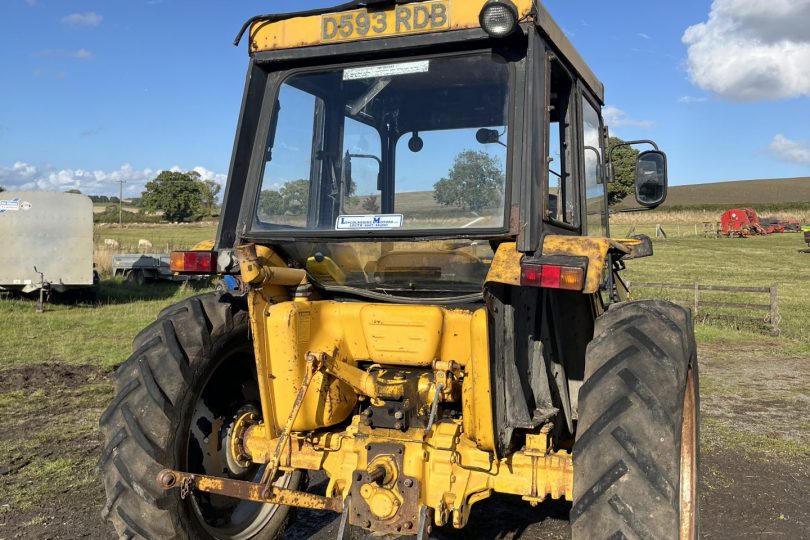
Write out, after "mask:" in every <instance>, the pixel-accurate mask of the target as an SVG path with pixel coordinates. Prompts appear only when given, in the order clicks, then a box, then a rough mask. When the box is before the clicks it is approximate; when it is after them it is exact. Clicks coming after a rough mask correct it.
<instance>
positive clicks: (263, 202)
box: [259, 189, 284, 216]
mask: <svg viewBox="0 0 810 540" xmlns="http://www.w3.org/2000/svg"><path fill="white" fill-rule="evenodd" d="M259 213H260V214H261V215H262V216H278V215H281V214H283V213H284V198H283V197H282V196H281V193H279V192H278V191H272V190H269V189H267V190H264V191H262V192H261V194H260V195H259Z"/></svg>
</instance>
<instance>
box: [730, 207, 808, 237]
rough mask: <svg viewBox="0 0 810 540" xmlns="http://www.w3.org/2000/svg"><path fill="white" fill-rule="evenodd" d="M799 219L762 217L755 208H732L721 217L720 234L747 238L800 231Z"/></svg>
mask: <svg viewBox="0 0 810 540" xmlns="http://www.w3.org/2000/svg"><path fill="white" fill-rule="evenodd" d="M800 229H801V223H799V222H798V221H782V220H778V219H775V218H760V217H759V215H757V211H756V210H754V209H753V208H732V209H731V210H727V211H726V212H725V213H724V214H723V215H722V216H721V217H720V236H727V237H729V238H734V237H738V238H746V237H749V236H765V235H768V234H774V233H784V232H799V231H800Z"/></svg>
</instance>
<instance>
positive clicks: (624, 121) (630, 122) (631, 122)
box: [602, 105, 655, 128]
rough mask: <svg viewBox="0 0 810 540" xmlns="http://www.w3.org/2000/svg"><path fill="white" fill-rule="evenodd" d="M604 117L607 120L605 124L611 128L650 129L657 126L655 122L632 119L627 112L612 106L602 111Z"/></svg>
mask: <svg viewBox="0 0 810 540" xmlns="http://www.w3.org/2000/svg"><path fill="white" fill-rule="evenodd" d="M602 116H603V117H604V119H605V123H606V124H607V125H609V126H611V127H621V126H632V127H639V128H649V127H653V126H654V125H655V122H653V121H652V120H636V119H635V118H630V117H629V116H628V115H627V113H626V112H624V111H623V110H621V109H619V108H618V107H613V106H612V105H608V106H607V107H605V108H604V109H602Z"/></svg>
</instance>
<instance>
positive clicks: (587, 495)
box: [571, 301, 699, 540]
mask: <svg viewBox="0 0 810 540" xmlns="http://www.w3.org/2000/svg"><path fill="white" fill-rule="evenodd" d="M698 412H699V402H698V371H697V356H696V348H695V341H694V331H693V325H692V318H691V315H690V313H689V311H687V310H686V309H684V308H682V307H680V306H677V305H674V304H671V303H668V302H660V301H640V302H626V303H622V304H616V305H614V306H612V307H611V309H610V310H609V311H608V312H607V313H605V314H604V315H602V316H601V317H600V318H599V319H597V321H596V331H595V337H594V340H593V341H592V342H591V344H590V345H589V346H588V352H587V356H586V364H585V383H584V384H583V386H582V388H581V389H580V392H579V422H578V424H577V430H576V431H577V434H576V442H575V444H574V455H573V458H574V505H573V507H572V509H571V522H572V533H573V538H574V539H575V540H579V539H583V540H584V539H592V538H610V539H620V538H641V539H648V538H657V539H665V538H671V539H680V540H694V539H696V538H697V536H698V500H697V473H698V461H697V460H698Z"/></svg>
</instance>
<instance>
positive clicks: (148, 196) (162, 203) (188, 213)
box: [141, 171, 206, 221]
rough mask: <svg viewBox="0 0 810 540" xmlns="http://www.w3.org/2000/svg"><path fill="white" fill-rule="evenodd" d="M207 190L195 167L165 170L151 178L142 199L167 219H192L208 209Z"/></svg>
mask: <svg viewBox="0 0 810 540" xmlns="http://www.w3.org/2000/svg"><path fill="white" fill-rule="evenodd" d="M205 190H206V187H205V184H204V183H203V182H202V180H200V174H199V173H197V172H195V171H190V172H175V171H162V172H161V173H160V174H159V175H158V176H157V178H155V179H154V180H152V181H150V182H147V184H146V189H145V190H144V192H143V193H142V194H141V202H142V203H143V207H144V209H145V210H147V211H149V212H163V216H164V217H165V219H166V220H167V221H192V220H194V219H196V218H198V217H199V216H201V215H202V214H203V212H204V211H205V203H206V198H205Z"/></svg>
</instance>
